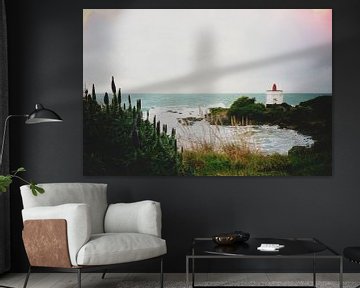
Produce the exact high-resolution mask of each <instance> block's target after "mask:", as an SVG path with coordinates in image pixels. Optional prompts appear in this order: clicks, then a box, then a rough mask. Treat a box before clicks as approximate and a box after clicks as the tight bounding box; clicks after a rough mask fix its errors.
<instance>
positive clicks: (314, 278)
mask: <svg viewBox="0 0 360 288" xmlns="http://www.w3.org/2000/svg"><path fill="white" fill-rule="evenodd" d="M313 286H314V287H316V256H315V254H314V257H313Z"/></svg>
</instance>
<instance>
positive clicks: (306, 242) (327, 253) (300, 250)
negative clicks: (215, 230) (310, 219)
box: [191, 238, 341, 257]
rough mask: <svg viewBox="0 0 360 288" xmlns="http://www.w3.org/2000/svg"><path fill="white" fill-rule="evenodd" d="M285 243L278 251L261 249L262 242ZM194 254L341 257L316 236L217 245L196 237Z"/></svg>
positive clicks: (257, 239) (209, 239) (255, 239)
mask: <svg viewBox="0 0 360 288" xmlns="http://www.w3.org/2000/svg"><path fill="white" fill-rule="evenodd" d="M263 243H264V244H280V245H284V247H283V248H281V249H279V250H278V251H260V250H258V249H257V247H259V246H260V245H261V244H263ZM191 255H192V256H206V255H208V256H210V255H211V256H212V257H221V256H237V257H267V256H269V257H273V256H277V257H279V256H280V257H281V256H283V257H287V256H291V257H296V256H299V257H302V256H310V257H313V256H317V257H318V256H323V257H341V256H340V255H339V254H338V253H337V252H336V251H335V250H333V249H331V248H330V247H328V246H327V245H325V244H324V243H322V242H320V241H319V240H317V239H315V238H250V239H249V240H248V241H246V242H243V243H237V244H233V245H217V244H216V243H214V242H213V241H212V239H211V238H195V239H194V240H193V245H192V251H191Z"/></svg>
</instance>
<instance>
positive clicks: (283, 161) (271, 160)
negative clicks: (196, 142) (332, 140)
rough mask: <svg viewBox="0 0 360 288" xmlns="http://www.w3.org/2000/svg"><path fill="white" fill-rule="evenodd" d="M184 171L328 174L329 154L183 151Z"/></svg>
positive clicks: (202, 173) (199, 173)
mask: <svg viewBox="0 0 360 288" xmlns="http://www.w3.org/2000/svg"><path fill="white" fill-rule="evenodd" d="M182 164H183V168H182V169H183V173H184V174H185V175H193V176H314V175H331V157H327V156H326V154H325V153H319V152H317V151H315V150H314V149H306V148H303V149H301V148H299V149H294V150H293V151H291V153H289V155H280V154H272V155H264V154H261V153H258V152H251V151H249V150H248V149H246V148H244V147H236V146H231V147H223V149H222V150H221V151H215V150H213V149H208V148H207V149H201V148H199V149H196V150H192V151H184V153H183V163H182Z"/></svg>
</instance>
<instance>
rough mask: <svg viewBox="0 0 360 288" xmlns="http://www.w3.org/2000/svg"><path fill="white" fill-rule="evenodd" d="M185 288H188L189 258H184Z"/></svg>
mask: <svg viewBox="0 0 360 288" xmlns="http://www.w3.org/2000/svg"><path fill="white" fill-rule="evenodd" d="M186 288H189V257H188V256H186Z"/></svg>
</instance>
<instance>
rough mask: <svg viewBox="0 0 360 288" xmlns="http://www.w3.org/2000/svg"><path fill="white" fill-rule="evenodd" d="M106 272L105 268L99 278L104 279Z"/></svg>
mask: <svg viewBox="0 0 360 288" xmlns="http://www.w3.org/2000/svg"><path fill="white" fill-rule="evenodd" d="M106 272H107V270H104V273H103V274H102V275H101V279H105V275H106Z"/></svg>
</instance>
